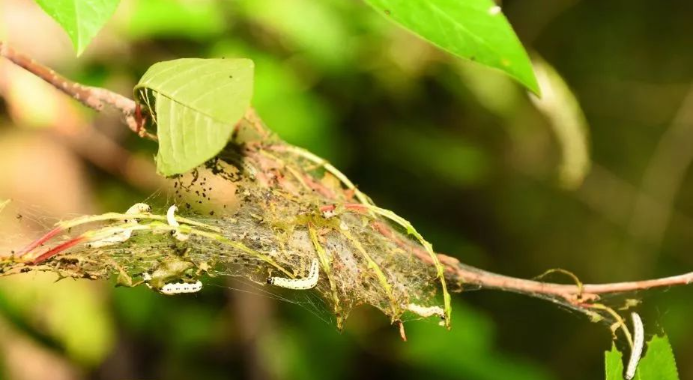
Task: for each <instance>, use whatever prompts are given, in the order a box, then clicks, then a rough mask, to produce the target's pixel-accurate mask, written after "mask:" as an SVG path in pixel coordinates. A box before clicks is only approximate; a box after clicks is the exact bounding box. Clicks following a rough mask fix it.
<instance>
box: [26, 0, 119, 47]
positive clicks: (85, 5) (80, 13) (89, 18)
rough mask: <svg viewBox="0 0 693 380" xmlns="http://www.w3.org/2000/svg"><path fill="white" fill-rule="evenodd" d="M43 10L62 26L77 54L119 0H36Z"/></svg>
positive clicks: (103, 22)
mask: <svg viewBox="0 0 693 380" xmlns="http://www.w3.org/2000/svg"><path fill="white" fill-rule="evenodd" d="M36 2H37V3H38V5H39V6H41V8H43V11H44V12H46V13H48V15H49V16H51V17H52V18H53V19H54V20H55V21H57V22H58V24H60V26H62V28H63V29H64V30H65V32H67V35H68V36H70V40H72V45H73V46H74V47H75V51H76V52H77V55H80V54H82V52H83V51H84V49H86V47H87V45H89V42H91V40H92V38H94V36H96V34H97V33H98V32H99V30H101V28H102V27H103V26H104V24H105V23H106V21H108V19H109V18H111V16H113V12H115V10H116V8H117V7H118V4H119V3H120V0H36Z"/></svg>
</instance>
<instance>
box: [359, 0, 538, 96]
mask: <svg viewBox="0 0 693 380" xmlns="http://www.w3.org/2000/svg"><path fill="white" fill-rule="evenodd" d="M366 2H367V3H368V4H370V5H371V6H372V7H373V8H375V9H376V10H378V11H379V12H380V13H382V14H383V15H385V17H387V18H390V19H391V20H393V21H395V22H397V23H398V24H400V25H402V26H403V27H405V28H406V29H409V30H410V31H412V32H414V33H416V34H417V35H419V36H421V37H423V38H424V39H426V40H428V41H430V42H431V43H433V44H434V45H437V46H438V47H440V48H442V49H445V50H447V51H449V52H450V53H452V54H455V55H457V56H459V57H462V58H467V59H470V60H472V61H476V62H478V63H480V64H482V65H485V66H489V67H492V68H495V69H499V70H501V71H503V72H505V73H506V74H508V75H510V76H511V77H512V78H514V79H515V80H517V81H518V82H520V83H521V84H523V85H524V86H525V87H527V88H528V89H529V90H531V91H532V92H534V93H535V94H539V93H540V90H539V85H538V84H537V80H536V78H535V77H534V73H533V72H532V65H531V64H530V61H529V58H528V57H527V53H526V52H525V49H524V48H523V47H522V44H521V43H520V41H519V39H518V38H517V36H516V35H515V32H514V31H513V29H512V27H511V26H510V24H509V23H508V20H507V19H506V18H505V16H504V15H503V13H502V12H501V9H500V8H499V7H498V6H496V4H495V3H494V2H493V1H492V0H464V1H461V0H366Z"/></svg>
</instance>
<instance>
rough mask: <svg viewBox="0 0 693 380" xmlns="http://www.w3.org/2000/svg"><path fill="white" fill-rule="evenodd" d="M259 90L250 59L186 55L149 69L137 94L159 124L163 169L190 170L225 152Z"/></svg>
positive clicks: (167, 173) (173, 171)
mask: <svg viewBox="0 0 693 380" xmlns="http://www.w3.org/2000/svg"><path fill="white" fill-rule="evenodd" d="M252 92H253V61H251V60H249V59H198V58H184V59H177V60H174V61H166V62H160V63H157V64H155V65H153V66H152V67H150V68H149V70H147V72H146V73H145V74H144V76H143V77H142V79H140V82H139V83H138V84H137V86H136V87H135V96H136V97H137V98H138V99H139V100H141V101H143V102H144V104H145V106H151V108H150V112H152V114H153V116H154V118H155V121H156V123H157V131H158V132H157V135H158V137H159V153H158V154H157V159H156V164H157V169H158V171H159V173H161V174H163V175H165V176H170V175H174V174H180V173H184V172H186V171H188V170H190V169H192V168H194V167H196V166H198V165H200V164H202V163H204V162H205V161H207V160H209V159H211V158H213V157H214V156H216V155H217V153H219V152H220V151H221V150H222V149H223V148H224V146H225V145H226V143H227V142H228V140H229V138H230V137H231V133H232V132H233V129H234V126H235V125H236V123H237V122H238V121H239V120H240V119H241V118H242V117H243V115H244V114H245V112H246V110H247V109H248V107H250V99H251V97H252Z"/></svg>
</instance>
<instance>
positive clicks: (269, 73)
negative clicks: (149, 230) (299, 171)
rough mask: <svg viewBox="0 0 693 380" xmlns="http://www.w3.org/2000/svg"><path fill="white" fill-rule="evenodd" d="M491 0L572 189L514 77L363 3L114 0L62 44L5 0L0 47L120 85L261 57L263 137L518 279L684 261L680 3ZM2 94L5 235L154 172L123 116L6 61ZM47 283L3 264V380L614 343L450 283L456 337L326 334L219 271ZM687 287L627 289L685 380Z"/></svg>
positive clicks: (488, 364) (364, 366) (545, 357)
mask: <svg viewBox="0 0 693 380" xmlns="http://www.w3.org/2000/svg"><path fill="white" fill-rule="evenodd" d="M502 6H503V10H504V13H505V14H506V15H507V17H508V18H509V20H510V22H511V23H512V25H513V27H514V28H515V30H516V32H517V33H518V35H519V36H520V38H521V39H522V41H523V43H524V44H525V46H526V47H527V49H528V51H530V53H532V54H538V55H540V56H542V57H543V58H544V60H545V61H547V62H548V63H549V64H550V65H552V66H553V67H554V69H555V70H556V72H557V73H559V74H560V76H561V77H562V79H563V81H565V82H566V83H567V84H568V85H569V86H570V87H571V88H572V90H573V94H574V96H575V97H576V98H577V100H578V101H579V103H580V105H581V107H582V110H583V112H584V116H585V120H586V123H587V125H588V126H589V127H588V128H589V130H588V133H587V136H588V138H589V150H590V155H591V159H592V163H591V169H590V171H589V172H588V173H587V176H586V178H584V181H583V182H581V183H579V182H578V183H577V184H576V186H572V187H566V186H565V185H564V184H563V183H562V182H561V180H560V167H561V165H562V160H564V159H565V158H564V157H565V151H566V149H568V148H566V144H569V143H571V141H568V142H567V143H566V141H562V140H561V138H559V136H560V128H561V127H562V125H561V123H555V122H552V119H551V118H550V117H547V115H546V114H545V113H542V112H541V111H540V110H539V108H538V107H537V106H536V105H535V104H534V103H533V102H532V101H531V99H530V96H529V95H528V94H527V93H526V91H525V90H523V89H522V88H521V87H520V86H519V85H517V84H515V83H514V82H512V81H511V80H509V79H507V78H506V77H504V76H502V75H500V74H499V73H497V72H495V71H490V70H486V69H483V68H480V67H477V66H475V65H473V64H469V63H466V62H461V61H460V60H458V59H455V58H454V57H452V56H450V55H448V54H446V53H443V52H441V51H439V50H437V49H436V48H434V47H432V46H430V45H429V44H427V43H425V42H423V41H421V40H419V39H417V38H416V37H414V36H412V35H411V34H410V33H408V32H406V31H404V30H402V29H400V28H399V27H397V26H396V25H394V24H392V23H390V22H388V21H387V20H386V19H384V18H382V17H381V16H379V15H378V14H376V13H375V12H373V11H372V10H371V9H370V8H368V7H367V6H365V5H364V4H363V3H361V2H360V1H354V0H195V1H193V0H123V2H122V3H121V5H120V7H119V9H118V11H117V13H116V16H115V17H114V18H113V19H112V20H111V21H110V22H109V23H108V25H107V27H106V28H105V29H104V30H103V31H102V32H101V33H100V35H99V36H98V37H97V38H96V40H95V41H94V43H93V44H92V45H91V46H90V47H89V48H88V49H87V51H86V53H85V54H84V55H83V56H82V57H80V58H79V59H76V58H75V57H74V55H73V52H72V49H71V45H70V42H69V41H68V39H67V37H66V36H65V35H64V33H63V32H62V31H61V30H60V29H59V28H58V27H57V25H56V24H55V23H54V22H53V21H52V20H51V19H50V18H49V17H48V16H46V15H45V14H43V13H42V12H41V10H40V8H38V6H36V5H35V4H34V3H33V2H32V1H30V0H0V39H2V40H3V41H8V42H9V43H11V44H12V45H13V46H15V47H16V48H17V49H19V50H21V51H24V52H25V53H28V54H29V55H31V56H33V57H35V58H36V59H37V60H39V61H40V62H43V63H45V64H48V65H49V66H51V67H53V68H55V69H56V70H58V71H59V72H62V73H64V74H65V75H67V76H68V77H70V78H73V79H75V80H78V81H81V82H83V83H87V84H89V85H94V86H103V87H107V88H110V89H113V90H117V91H120V92H121V93H123V94H127V95H129V94H130V91H131V88H132V86H133V85H134V83H136V81H137V80H138V78H139V76H140V75H142V74H143V73H144V71H145V70H146V69H147V67H148V66H149V65H151V64H153V63H155V62H157V61H161V60H168V59H175V58H181V57H249V58H252V59H253V60H254V61H255V65H256V85H255V95H254V100H253V104H254V106H255V107H256V108H257V109H258V112H259V113H260V115H261V116H262V118H263V119H264V120H265V121H266V122H267V124H268V125H269V126H270V127H271V128H272V129H273V130H275V131H276V132H277V133H278V134H280V135H281V136H282V137H283V138H284V139H286V140H287V141H288V142H290V143H293V144H296V145H299V146H302V147H305V148H307V149H309V150H311V151H313V152H315V153H317V154H319V155H321V156H323V157H325V158H327V159H329V160H330V161H332V162H333V163H334V164H335V166H337V167H338V168H340V169H341V170H343V171H344V172H345V173H346V174H347V175H348V176H349V177H350V178H351V179H352V180H353V182H355V183H356V184H358V185H359V187H360V189H362V190H363V191H365V192H366V193H367V194H369V195H370V196H371V197H372V198H373V199H374V200H375V201H376V203H378V204H379V205H380V206H382V207H385V208H388V209H392V210H395V211H396V212H398V213H399V214H400V215H402V216H404V217H405V218H407V219H409V220H410V221H412V222H413V223H414V225H415V226H417V228H418V229H419V231H421V232H422V233H423V234H424V236H426V237H427V239H428V240H429V241H430V242H432V243H433V245H434V247H435V248H436V250H438V251H439V252H445V253H448V254H450V255H453V256H456V257H458V258H459V259H460V260H462V261H463V262H465V263H467V264H470V265H474V266H477V267H480V268H483V269H486V270H490V271H494V272H498V273H502V274H506V275H512V276H518V277H523V278H530V277H533V276H536V275H538V274H540V273H542V272H544V271H545V270H546V269H549V268H559V267H560V268H565V269H569V270H571V271H573V272H574V273H576V274H577V275H578V276H579V277H580V279H581V280H582V281H584V282H611V281H625V280H635V279H643V278H649V277H655V276H665V275H673V274H678V273H683V272H688V271H691V270H692V268H693V256H691V254H690V247H691V243H692V242H693V238H692V237H693V234H692V233H691V232H693V216H691V215H693V176H691V175H688V173H687V172H688V167H689V164H690V162H691V160H692V159H693V87H692V85H693V49H692V48H691V47H692V46H693V23H691V20H692V19H693V3H691V2H689V1H683V0H671V1H667V2H655V1H632V0H631V1H625V0H614V1H600V0H594V1H592V0H590V1H587V0H583V1H579V0H522V1H519V0H515V1H504V2H503V4H502ZM0 92H1V93H2V97H0V157H1V158H2V159H1V160H0V178H1V179H0V198H2V199H6V198H12V199H13V200H16V202H15V204H17V205H18V206H17V207H19V209H18V210H13V209H11V208H10V209H9V211H8V210H6V211H5V212H3V213H2V214H0V218H1V219H0V226H2V229H3V230H4V231H6V233H5V235H4V236H8V239H7V240H6V241H3V242H0V247H2V248H3V250H5V249H13V248H16V247H17V246H18V245H21V244H22V243H23V242H25V241H26V240H27V239H30V238H32V237H35V236H36V235H37V234H38V233H40V232H42V231H45V228H47V226H49V225H50V223H52V222H53V221H55V220H56V218H65V217H69V216H74V215H76V214H81V213H98V212H105V211H113V210H125V209H127V208H128V207H129V206H130V205H132V204H133V203H136V202H139V201H143V200H145V199H147V198H148V197H150V196H152V195H155V196H156V194H158V193H159V189H161V188H162V187H163V186H164V185H163V184H162V182H161V180H160V179H158V178H157V177H156V175H155V172H154V166H153V163H152V157H153V154H154V152H155V151H156V146H154V144H153V143H149V142H146V141H142V140H139V139H138V138H137V137H136V136H133V135H132V134H131V133H130V132H129V131H127V130H126V128H124V127H123V125H121V124H119V121H118V119H117V118H114V117H112V116H109V115H95V114H93V113H92V112H90V111H88V110H84V109H83V108H81V107H80V106H79V105H77V104H75V103H73V102H72V101H71V100H70V99H68V98H66V97H64V96H63V95H61V94H59V93H57V92H56V91H55V90H53V89H52V88H50V87H48V86H47V85H45V84H43V83H41V82H40V81H38V80H36V79H35V78H32V77H30V76H29V75H26V74H25V73H23V72H21V71H20V70H18V69H16V68H15V67H12V66H11V65H9V64H7V63H1V64H0ZM560 106H561V105H560V104H559V107H560ZM572 143H575V141H572ZM578 145H580V144H579V143H578ZM577 149H585V146H578V148H577ZM562 152H563V153H562ZM20 209H21V210H20ZM556 280H562V279H561V278H556ZM54 281H55V278H54V277H51V276H44V275H35V274H30V275H26V276H15V277H13V278H5V279H2V280H0V337H1V338H0V373H1V374H2V376H3V377H6V378H10V379H35V378H42V379H85V378H103V379H190V378H200V379H202V378H204V379H222V378H250V379H297V378H300V379H325V378H337V379H349V378H360V379H366V378H389V377H397V378H405V379H406V378H409V379H414V378H431V377H435V378H442V379H446V378H450V379H453V378H454V379H469V380H486V379H489V380H492V379H503V380H521V379H532V380H543V379H546V380H549V379H566V380H572V379H575V380H577V379H600V378H603V376H604V375H603V351H604V350H606V349H608V348H609V347H610V345H611V334H610V332H609V330H608V326H606V325H604V324H593V323H590V322H589V321H588V319H587V318H585V317H583V316H580V315H577V314H574V313H570V312H566V311H565V310H562V309H560V308H558V307H556V305H553V304H550V303H547V302H544V301H541V300H536V299H532V298H528V297H523V296H518V295H513V294H506V293H503V292H496V291H484V290H481V291H473V292H472V291H470V292H466V293H462V294H460V295H455V296H454V302H455V304H454V315H453V330H452V331H450V332H447V331H445V330H444V329H441V328H439V327H438V326H437V325H436V324H435V322H433V321H414V322H410V323H407V324H406V328H407V333H408V337H409V341H408V342H406V343H404V342H402V341H401V340H400V338H399V334H398V333H397V330H396V328H394V327H393V326H390V325H389V324H388V321H387V319H386V318H385V317H384V316H383V315H380V314H378V313H377V312H376V311H374V310H372V309H368V308H361V309H358V310H357V311H356V312H355V313H354V314H353V315H352V316H351V318H350V319H349V320H348V321H347V327H346V330H345V332H343V333H341V334H340V333H338V332H337V331H336V328H335V327H334V326H332V325H330V324H328V323H325V322H324V321H322V320H321V319H320V318H319V317H318V316H316V315H314V313H312V312H311V310H310V309H311V308H310V307H303V306H301V305H297V304H294V303H288V302H279V301H276V300H275V299H273V297H268V296H266V295H264V294H262V293H261V292H260V291H257V290H251V291H250V292H246V291H239V290H234V289H235V288H237V287H241V286H242V284H238V283H236V282H233V281H229V280H228V279H214V280H207V281H206V282H205V283H206V287H205V289H204V290H203V291H202V292H201V293H199V294H196V295H193V296H179V297H165V296H161V295H158V294H155V293H153V292H151V291H149V290H148V289H146V288H141V287H140V288H136V289H122V288H117V289H116V288H114V287H113V284H112V283H106V282H99V283H97V282H88V281H73V280H65V281H61V282H58V283H55V282H54ZM690 292H691V289H686V288H677V289H671V290H669V291H656V292H650V293H647V294H637V295H635V296H637V297H641V298H643V299H644V301H645V302H644V304H643V305H642V306H641V307H640V308H639V311H640V312H641V313H642V314H643V316H644V320H645V326H646V329H647V331H648V332H649V333H650V334H654V333H657V332H661V331H662V330H665V331H667V332H668V333H669V334H670V338H671V341H672V344H673V346H674V349H675V354H676V356H677V359H678V362H679V365H680V368H679V370H680V373H681V379H691V378H693V365H692V364H691V361H689V360H688V359H689V358H691V357H692V356H693V343H692V342H693V339H691V337H693V324H691V323H690V321H691V318H692V317H693V303H692V302H690V300H691V294H690ZM318 314H319V312H318Z"/></svg>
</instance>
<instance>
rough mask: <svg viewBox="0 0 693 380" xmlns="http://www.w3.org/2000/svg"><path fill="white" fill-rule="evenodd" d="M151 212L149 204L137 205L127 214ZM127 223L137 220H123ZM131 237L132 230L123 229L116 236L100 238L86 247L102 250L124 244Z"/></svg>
mask: <svg viewBox="0 0 693 380" xmlns="http://www.w3.org/2000/svg"><path fill="white" fill-rule="evenodd" d="M150 210H151V207H149V205H148V204H146V203H135V204H134V205H132V207H130V208H129V209H128V210H127V211H125V214H141V213H144V212H149V211H150ZM123 222H125V223H137V219H125V220H123ZM130 236H132V230H131V229H123V230H122V231H118V232H115V233H114V234H112V235H110V236H106V237H104V238H100V239H97V240H94V241H92V242H89V243H87V244H85V245H86V247H87V248H101V247H106V246H109V245H113V244H118V243H123V242H125V241H127V240H128V239H130Z"/></svg>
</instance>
